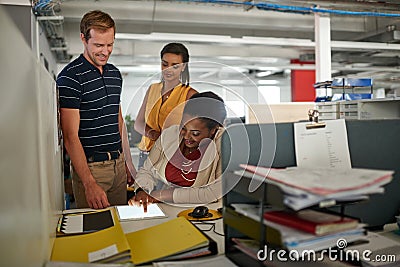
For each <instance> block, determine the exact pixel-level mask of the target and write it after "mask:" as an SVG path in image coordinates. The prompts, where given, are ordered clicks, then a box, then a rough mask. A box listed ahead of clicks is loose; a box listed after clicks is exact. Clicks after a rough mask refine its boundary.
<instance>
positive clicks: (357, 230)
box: [231, 203, 366, 256]
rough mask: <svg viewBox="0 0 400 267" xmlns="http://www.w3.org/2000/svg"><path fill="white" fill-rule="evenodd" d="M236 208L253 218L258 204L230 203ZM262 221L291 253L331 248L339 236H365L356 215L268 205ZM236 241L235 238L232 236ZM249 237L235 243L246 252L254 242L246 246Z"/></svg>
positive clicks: (352, 237)
mask: <svg viewBox="0 0 400 267" xmlns="http://www.w3.org/2000/svg"><path fill="white" fill-rule="evenodd" d="M231 205H232V207H233V208H234V209H235V211H236V212H238V213H240V214H243V215H245V216H247V217H249V218H252V219H253V220H256V221H258V220H259V217H258V216H259V215H258V213H259V207H258V206H257V205H252V204H243V203H237V204H231ZM263 218H264V221H263V223H264V224H265V225H266V226H267V227H270V228H272V229H275V230H276V231H278V232H279V233H280V239H281V240H280V241H279V242H280V245H281V246H282V247H283V248H285V249H287V250H289V251H296V252H297V253H295V254H294V255H299V256H301V255H303V253H304V252H306V251H315V252H318V251H321V250H324V249H329V248H335V247H336V246H337V242H338V240H340V239H345V240H346V242H348V243H351V242H355V241H357V240H362V239H364V238H365V234H366V231H365V230H364V228H363V226H364V225H363V224H360V223H359V222H358V221H357V220H356V219H353V218H348V217H343V216H339V215H335V214H328V213H325V212H321V211H316V210H309V209H307V210H302V211H300V212H293V211H277V210H273V209H272V208H268V209H267V211H266V212H265V213H264V214H263ZM233 241H234V242H235V243H237V240H233ZM248 243H250V241H246V242H244V241H241V244H240V245H238V246H237V247H238V248H239V249H242V251H244V252H245V253H246V254H248V253H249V251H251V250H252V247H254V244H252V246H249V247H248V248H247V249H243V247H244V246H247V244H248ZM253 250H254V248H253Z"/></svg>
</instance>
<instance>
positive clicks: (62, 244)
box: [51, 208, 131, 263]
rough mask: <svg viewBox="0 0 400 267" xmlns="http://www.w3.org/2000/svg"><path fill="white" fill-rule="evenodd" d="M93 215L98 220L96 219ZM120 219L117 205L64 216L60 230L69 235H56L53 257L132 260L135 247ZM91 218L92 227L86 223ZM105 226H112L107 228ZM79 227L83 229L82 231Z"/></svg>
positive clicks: (102, 260)
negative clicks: (130, 241)
mask: <svg viewBox="0 0 400 267" xmlns="http://www.w3.org/2000/svg"><path fill="white" fill-rule="evenodd" d="M74 216H76V217H74ZM110 216H111V219H112V220H111V223H110V221H109V218H110ZM71 218H72V219H71ZM88 218H89V219H88ZM93 218H96V219H98V220H97V221H92V219H93ZM117 218H118V217H117V214H116V211H115V209H113V208H110V209H107V210H101V211H92V212H88V213H76V214H68V215H63V218H62V221H64V222H61V225H60V223H59V226H58V228H59V229H58V231H60V232H63V233H64V234H65V235H64V236H62V235H59V236H57V237H56V239H55V241H54V245H53V250H52V254H51V260H52V261H66V262H98V263H125V262H129V261H130V249H131V248H130V246H129V244H128V241H127V240H126V237H125V234H124V232H123V230H122V227H121V224H120V223H119V221H118V219H117ZM87 220H89V221H91V222H92V224H91V225H90V226H91V227H89V225H88V224H87V223H85V222H87ZM71 223H72V225H71ZM105 225H107V226H108V227H104V226H105ZM100 228H102V229H100ZM79 229H81V230H80V231H81V232H80V233H79Z"/></svg>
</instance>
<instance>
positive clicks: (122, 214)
mask: <svg viewBox="0 0 400 267" xmlns="http://www.w3.org/2000/svg"><path fill="white" fill-rule="evenodd" d="M115 208H116V209H117V213H118V217H119V220H120V221H128V220H141V219H153V218H165V217H167V215H165V213H164V212H163V210H162V209H161V208H160V207H159V206H158V205H157V204H156V203H152V204H150V205H148V206H147V212H144V211H143V206H129V205H121V206H115Z"/></svg>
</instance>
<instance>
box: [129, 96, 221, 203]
mask: <svg viewBox="0 0 400 267" xmlns="http://www.w3.org/2000/svg"><path fill="white" fill-rule="evenodd" d="M204 107H207V108H204ZM225 118H226V109H225V105H224V102H223V100H222V99H221V98H220V97H219V96H218V95H216V94H214V93H212V92H203V93H197V94H194V95H193V96H192V97H191V98H190V99H189V100H188V101H187V103H186V104H185V108H184V110H183V116H182V121H181V124H180V125H175V126H171V127H169V128H167V129H165V130H164V131H163V132H162V134H161V137H160V138H159V139H158V140H157V141H156V143H155V145H154V147H153V148H152V150H151V151H150V154H149V158H148V159H147V160H146V161H145V163H144V166H143V168H141V169H140V170H139V172H138V174H137V176H136V179H135V181H136V183H137V185H138V186H140V189H139V190H138V191H137V192H136V196H135V197H134V198H132V199H131V200H130V201H129V203H130V204H132V205H133V204H143V205H144V206H145V207H146V206H147V203H148V202H159V201H164V202H172V203H209V202H212V201H215V200H217V199H218V198H220V197H221V193H222V191H221V186H220V179H219V178H220V176H221V171H222V170H221V163H220V161H221V160H220V145H219V144H220V138H221V136H222V132H223V128H222V125H223V122H224V120H225Z"/></svg>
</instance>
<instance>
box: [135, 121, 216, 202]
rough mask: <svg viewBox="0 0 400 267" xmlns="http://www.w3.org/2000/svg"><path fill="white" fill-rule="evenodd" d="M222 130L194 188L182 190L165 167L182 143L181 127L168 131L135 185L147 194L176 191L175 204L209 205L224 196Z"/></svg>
mask: <svg viewBox="0 0 400 267" xmlns="http://www.w3.org/2000/svg"><path fill="white" fill-rule="evenodd" d="M222 133H223V129H222V128H220V129H219V130H218V131H217V133H216V135H215V137H214V140H213V142H211V143H210V144H209V145H208V147H207V149H206V150H205V152H204V156H203V158H202V159H201V162H200V166H199V171H198V173H197V177H196V180H195V182H194V183H193V185H192V186H191V187H178V186H176V185H174V184H171V183H170V182H168V181H167V179H166V177H165V167H166V165H167V163H168V159H170V158H171V157H172V155H173V154H174V153H175V152H176V150H177V149H178V147H179V143H180V141H181V140H182V138H180V136H179V125H173V126H171V127H169V128H167V129H164V130H163V131H162V133H161V136H160V137H159V138H158V139H157V141H156V143H155V144H154V146H153V148H152V149H151V151H150V153H149V156H148V158H147V160H146V161H145V163H144V165H143V167H142V168H140V169H139V171H138V173H137V175H136V178H135V182H136V183H137V184H138V185H139V186H140V187H141V188H142V189H143V190H145V191H146V192H148V193H150V192H151V191H153V190H159V189H167V188H174V193H173V202H174V203H188V204H189V203H203V204H205V203H209V202H213V201H217V200H218V199H219V198H221V197H222V184H221V174H222V169H221V136H222Z"/></svg>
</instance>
